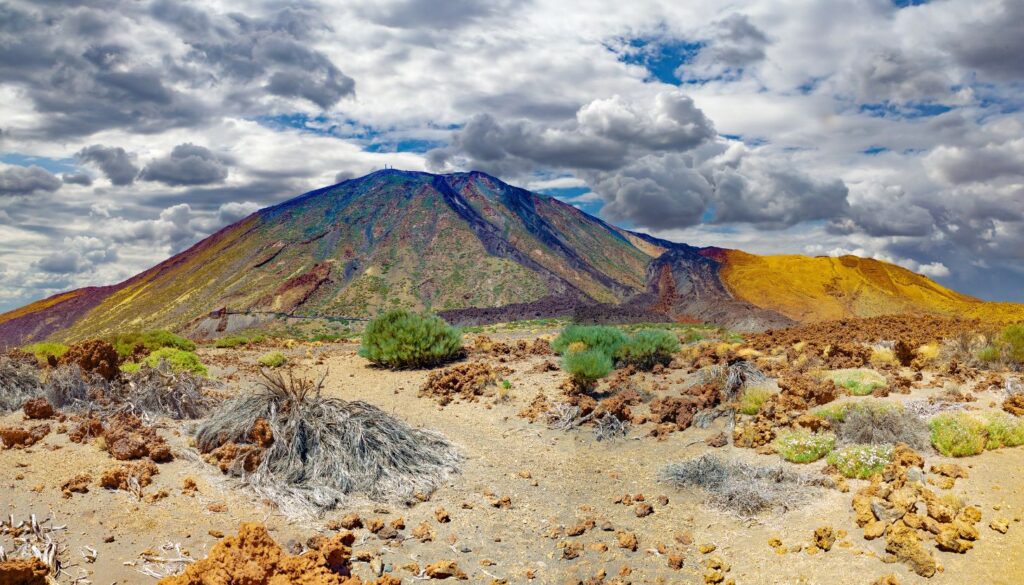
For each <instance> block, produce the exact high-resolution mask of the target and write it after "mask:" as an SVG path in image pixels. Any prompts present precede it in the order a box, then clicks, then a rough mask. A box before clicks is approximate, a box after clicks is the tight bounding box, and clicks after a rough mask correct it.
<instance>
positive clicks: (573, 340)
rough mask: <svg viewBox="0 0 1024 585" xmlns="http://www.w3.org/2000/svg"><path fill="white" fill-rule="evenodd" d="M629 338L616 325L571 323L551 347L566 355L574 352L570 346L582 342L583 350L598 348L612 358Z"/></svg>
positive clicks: (556, 351)
mask: <svg viewBox="0 0 1024 585" xmlns="http://www.w3.org/2000/svg"><path fill="white" fill-rule="evenodd" d="M628 340H629V338H628V337H627V336H626V334H625V333H623V332H622V331H621V330H619V329H617V328H615V327H608V326H605V325H570V326H568V327H566V328H565V329H564V330H563V331H562V333H561V334H559V336H558V337H556V338H555V340H554V341H552V342H551V349H553V350H554V351H555V353H557V354H559V355H565V354H567V353H572V352H570V351H569V348H570V346H572V345H574V344H582V349H583V350H591V349H592V350H597V351H600V352H603V353H604V354H605V355H606V356H608V358H609V359H611V358H613V357H615V354H616V353H617V352H618V351H619V348H620V347H622V345H623V344H625V343H626V342H627V341H628ZM575 353H578V352H575Z"/></svg>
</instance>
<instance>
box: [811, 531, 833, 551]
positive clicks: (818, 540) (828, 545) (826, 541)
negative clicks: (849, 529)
mask: <svg viewBox="0 0 1024 585" xmlns="http://www.w3.org/2000/svg"><path fill="white" fill-rule="evenodd" d="M835 541H836V535H835V533H834V532H833V531H832V527H831V526H822V527H821V528H818V529H816V530H815V531H814V546H816V547H818V548H820V549H821V550H823V551H830V550H832V545H833V544H834V543H835Z"/></svg>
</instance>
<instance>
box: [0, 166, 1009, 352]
mask: <svg viewBox="0 0 1024 585" xmlns="http://www.w3.org/2000/svg"><path fill="white" fill-rule="evenodd" d="M394 307H402V308H410V309H415V310H427V311H432V312H436V313H439V314H441V315H442V316H444V317H445V318H447V319H448V320H449V321H452V322H455V323H458V324H469V323H485V322H498V321H508V320H515V319H528V318H538V317H553V316H568V317H573V318H576V319H579V320H581V321H593V322H618V321H665V320H673V321H694V322H709V323H714V324H718V325H722V326H726V327H730V328H735V329H740V330H758V329H764V328H770V327H778V326H785V325H788V324H791V323H793V322H799V321H815V320H824V319H834V318H843V317H852V316H874V315H882V314H893V313H929V314H940V315H950V316H963V317H971V318H979V319H983V320H992V321H996V320H1019V319H1022V318H1024V305H1018V304H1010V303H988V302H983V301H980V300H978V299H975V298H973V297H969V296H966V295H962V294H959V293H956V292H954V291H951V290H949V289H946V288H944V287H942V286H940V285H938V284H937V283H935V282H933V281H931V280H929V279H928V278H926V277H924V276H922V275H919V274H915V273H913V272H911V271H909V270H906V269H903V268H900V267H898V266H895V265H892V264H887V263H884V262H880V261H877V260H871V259H863V258H857V257H853V256H844V257H840V258H830V257H805V256H755V255H752V254H747V253H745V252H741V251H738V250H727V249H722V248H697V247H693V246H689V245H686V244H679V243H674V242H669V241H666V240H662V239H658V238H654V237H651V236H649V235H646V234H641V233H636V232H632V231H628V230H625V229H621V228H618V227H616V226H613V225H610V224H608V223H606V222H604V221H602V220H600V219H598V218H596V217H594V216H591V215H588V214H587V213H584V212H583V211H581V210H579V209H577V208H576V207H573V206H571V205H568V204H566V203H563V202H561V201H559V200H557V199H555V198H552V197H549V196H545V195H541V194H537V193H533V192H530V191H527V190H524V189H520V188H517V187H514V186H511V185H508V184H506V183H504V182H502V181H500V180H498V179H496V178H494V177H492V176H489V175H487V174H484V173H480V172H468V173H454V174H448V175H434V174H430V173H423V172H410V171H399V170H383V171H378V172H375V173H372V174H370V175H367V176H364V177H361V178H357V179H351V180H348V181H345V182H343V183H340V184H337V185H332V186H330V187H326V188H323V189H318V190H316V191H311V192H309V193H306V194H304V195H301V196H299V197H296V198H294V199H291V200H289V201H286V202H284V203H281V204H279V205H276V206H274V207H269V208H266V209H262V210H260V211H258V212H256V213H254V214H253V215H251V216H249V217H247V218H245V219H243V220H241V221H239V222H237V223H235V224H233V225H230V226H228V227H225V228H223V229H222V230H220V231H219V232H217V233H215V234H213V235H211V236H210V237H208V238H206V239H204V240H202V241H201V242H199V243H197V244H196V245H194V246H192V247H191V248H189V249H188V250H186V251H184V252H181V253H180V254H177V255H175V256H173V257H171V258H169V259H167V260H165V261H164V262H161V263H160V264H158V265H156V266H154V267H153V268H150V269H149V270H146V271H145V272H142V273H141V274H138V275H136V276H134V277H132V278H130V279H128V280H126V281H124V282H122V283H120V284H116V285H111V286H104V287H90V288H84V289H79V290H75V291H71V292H67V293H62V294H59V295H55V296H53V297H50V298H48V299H44V300H41V301H38V302H36V303H33V304H31V305H28V306H26V307H22V308H20V309H16V310H14V311H11V312H8V313H5V314H3V315H0V344H3V345H7V346H13V345H20V344H24V343H30V342H33V341H37V340H42V339H47V338H52V339H57V340H65V341H69V340H76V339H82V338H86V337H93V336H103V335H108V334H112V333H116V332H123V331H133V330H145V329H154V328H168V329H172V330H176V331H179V332H183V333H191V334H195V335H199V336H206V335H215V334H216V333H217V331H218V330H219V331H228V330H231V329H232V328H237V327H240V326H242V325H245V324H252V323H254V322H257V321H258V320H259V319H260V318H262V317H266V316H275V315H277V316H280V315H289V316H305V317H323V318H332V319H344V318H349V319H360V318H366V317H369V316H372V315H374V314H376V313H378V312H380V311H382V310H386V309H389V308H394ZM235 317H238V318H235ZM243 317H244V318H243ZM211 320H213V321H215V322H216V323H217V326H216V327H215V328H214V329H210V323H211Z"/></svg>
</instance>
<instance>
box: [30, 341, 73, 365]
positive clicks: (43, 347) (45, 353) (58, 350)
mask: <svg viewBox="0 0 1024 585" xmlns="http://www.w3.org/2000/svg"><path fill="white" fill-rule="evenodd" d="M21 350H22V351H24V352H27V353H30V354H32V355H34V356H36V359H37V360H39V363H41V364H45V363H46V359H47V358H48V357H50V356H53V357H55V358H59V357H60V356H62V355H64V354H65V353H67V352H68V346H66V345H64V344H63V343H53V342H50V341H44V342H41V343H33V344H32V345H26V346H25V347H23V348H21Z"/></svg>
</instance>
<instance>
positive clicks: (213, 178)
mask: <svg viewBox="0 0 1024 585" xmlns="http://www.w3.org/2000/svg"><path fill="white" fill-rule="evenodd" d="M227 176H228V169H227V166H226V165H225V163H224V161H223V160H222V159H220V158H218V157H217V156H216V155H215V154H213V152H211V151H210V150H209V149H208V148H206V147H203V146H197V145H195V144H191V143H185V144H179V145H178V146H175V147H174V150H172V151H171V154H170V155H168V156H166V157H163V158H158V159H155V160H153V161H151V162H150V163H149V164H147V165H146V167H145V168H144V169H142V173H141V174H140V175H139V179H141V180H143V181H159V182H161V183H163V184H165V185H171V186H177V185H208V184H210V183H221V182H223V181H224V179H226V178H227Z"/></svg>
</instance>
